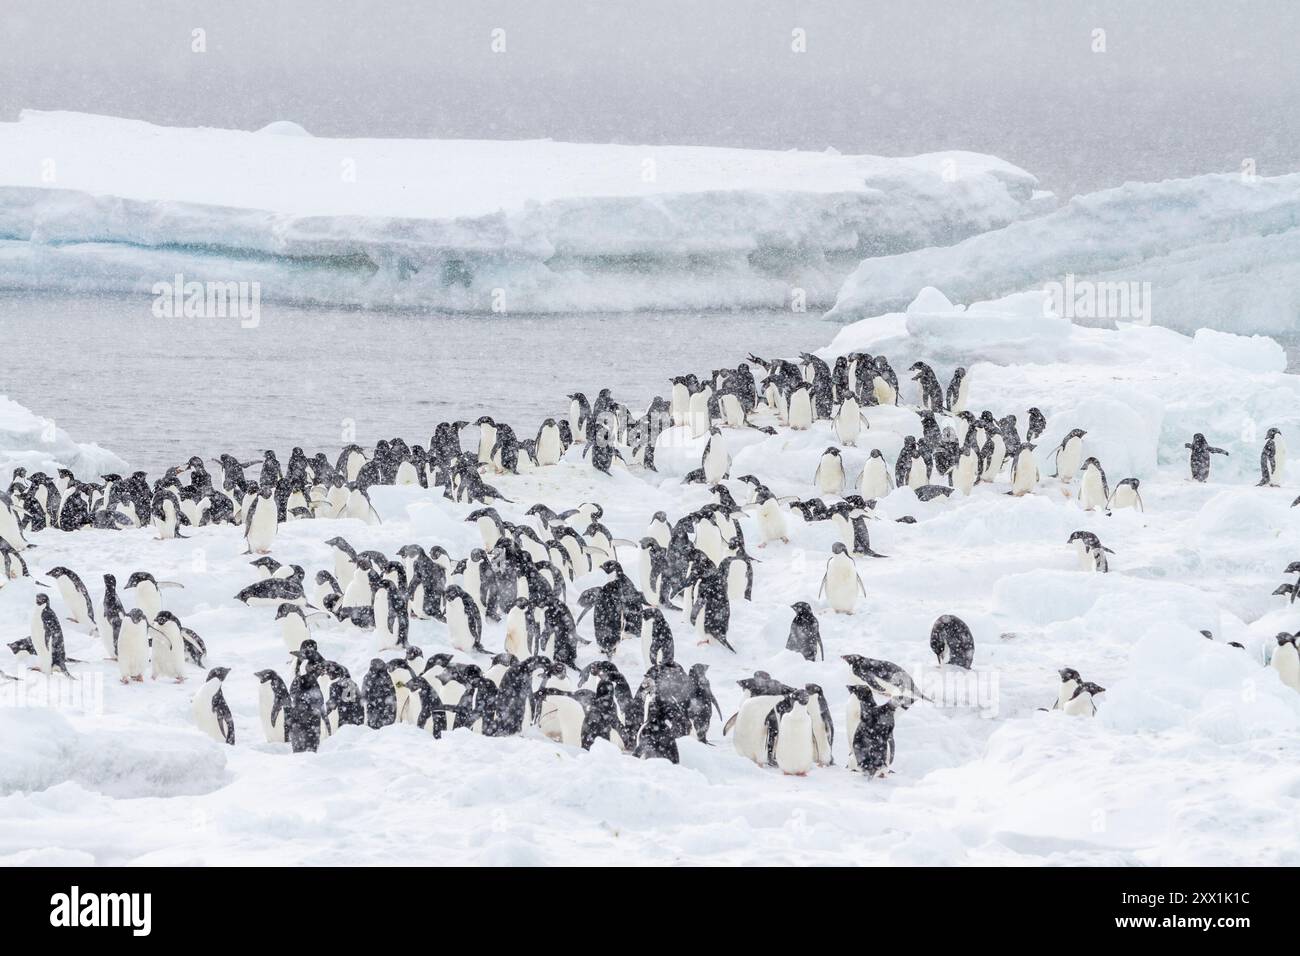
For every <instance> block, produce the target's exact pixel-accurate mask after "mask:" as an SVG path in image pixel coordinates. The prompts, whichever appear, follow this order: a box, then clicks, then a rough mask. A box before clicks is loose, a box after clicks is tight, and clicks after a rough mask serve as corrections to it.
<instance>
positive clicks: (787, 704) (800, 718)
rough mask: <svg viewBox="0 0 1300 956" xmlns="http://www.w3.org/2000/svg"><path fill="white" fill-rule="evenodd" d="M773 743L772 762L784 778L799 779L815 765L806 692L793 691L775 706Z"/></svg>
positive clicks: (811, 727) (810, 716)
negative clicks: (774, 739)
mask: <svg viewBox="0 0 1300 956" xmlns="http://www.w3.org/2000/svg"><path fill="white" fill-rule="evenodd" d="M776 713H777V730H776V743H775V744H774V745H773V748H772V758H773V760H775V762H776V765H777V767H778V768H780V770H781V772H782V773H784V774H789V775H791V776H796V777H802V776H803V775H804V774H806V773H807V772H808V771H809V770H811V769H812V768H813V765H814V764H815V763H816V760H815V748H814V744H813V721H812V715H811V714H809V713H808V692H807V691H803V690H800V691H796V692H795V693H794V695H793V696H791V697H787V698H786V699H785V700H783V701H781V703H779V704H777V706H776Z"/></svg>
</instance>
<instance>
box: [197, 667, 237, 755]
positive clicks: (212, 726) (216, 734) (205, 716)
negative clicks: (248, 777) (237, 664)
mask: <svg viewBox="0 0 1300 956" xmlns="http://www.w3.org/2000/svg"><path fill="white" fill-rule="evenodd" d="M229 673H230V668H229V667H214V668H212V670H210V671H208V676H207V679H206V680H204V682H203V686H202V687H200V688H199V692H198V693H197V694H195V695H194V700H193V701H192V702H191V704H190V708H191V710H192V712H193V714H194V722H195V723H196V724H198V727H199V730H201V731H203V732H204V733H205V734H207V735H208V736H209V737H211V738H212V739H213V740H215V741H216V742H217V743H219V744H220V743H225V744H229V745H230V746H232V747H233V746H234V745H235V718H234V717H233V716H232V715H231V713H230V705H229V704H227V703H226V698H225V695H224V694H223V693H222V692H221V684H222V681H224V680H225V679H226V675H227V674H229Z"/></svg>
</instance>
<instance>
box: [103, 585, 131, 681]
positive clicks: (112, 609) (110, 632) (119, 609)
mask: <svg viewBox="0 0 1300 956" xmlns="http://www.w3.org/2000/svg"><path fill="white" fill-rule="evenodd" d="M103 611H104V626H103V627H102V628H101V629H100V632H99V634H100V640H102V641H103V643H104V652H105V654H107V655H108V659H109V660H117V642H118V639H119V638H120V636H121V632H122V619H123V618H124V617H125V616H126V608H125V607H123V606H122V599H121V598H120V597H118V596H117V578H115V577H114V576H113V575H111V574H105V575H104V603H103Z"/></svg>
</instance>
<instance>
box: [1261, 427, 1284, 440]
mask: <svg viewBox="0 0 1300 956" xmlns="http://www.w3.org/2000/svg"><path fill="white" fill-rule="evenodd" d="M1281 434H1282V429H1280V428H1270V429H1269V430H1268V434H1266V435H1265V436H1264V438H1265V440H1268V439H1270V438H1277V437H1278V436H1279V435H1281Z"/></svg>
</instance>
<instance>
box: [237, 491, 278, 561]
mask: <svg viewBox="0 0 1300 956" xmlns="http://www.w3.org/2000/svg"><path fill="white" fill-rule="evenodd" d="M279 527H280V521H279V515H278V508H277V506H276V503H275V491H274V489H273V488H264V489H263V490H262V491H261V492H260V493H256V494H251V493H250V495H249V496H248V497H246V498H245V499H244V542H245V543H246V544H247V545H248V551H247V552H246V553H247V554H266V553H267V552H268V551H270V550H271V543H272V542H273V541H275V534H276V532H277V531H278V530H279Z"/></svg>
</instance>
